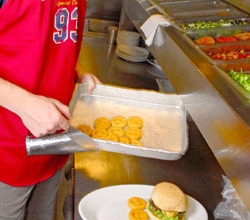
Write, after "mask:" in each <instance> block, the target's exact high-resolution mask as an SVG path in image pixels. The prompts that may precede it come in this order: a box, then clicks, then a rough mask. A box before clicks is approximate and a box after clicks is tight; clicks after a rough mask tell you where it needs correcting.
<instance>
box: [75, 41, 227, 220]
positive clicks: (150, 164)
mask: <svg viewBox="0 0 250 220" xmlns="http://www.w3.org/2000/svg"><path fill="white" fill-rule="evenodd" d="M114 50H115V46H112V47H108V45H106V44H105V39H101V38H85V39H84V44H83V49H82V52H83V53H82V54H81V58H80V62H81V63H82V64H83V65H84V67H86V70H87V71H89V72H92V73H94V74H95V75H97V76H98V77H99V78H100V79H101V80H102V82H103V83H107V84H114V85H118V86H124V87H131V88H140V89H141V88H143V89H149V90H158V85H157V83H156V81H155V79H156V78H165V76H164V75H162V72H161V71H160V70H159V69H158V68H156V67H154V66H152V65H150V64H148V63H146V62H144V63H131V62H127V61H124V60H122V59H120V58H118V57H116V55H115V54H114ZM169 90H170V91H171V90H172V88H171V87H170V88H169ZM188 125H189V135H188V136H189V137H188V138H189V149H188V151H187V153H186V154H185V155H184V156H183V157H182V158H181V159H179V160H176V161H166V160H158V159H150V158H142V157H136V156H129V155H123V154H117V153H109V152H104V151H100V152H86V153H81V154H76V155H75V161H74V164H75V169H74V172H73V174H74V175H73V176H74V178H73V179H74V190H73V198H74V199H73V201H74V218H73V219H74V220H80V219H81V218H80V216H79V214H78V204H79V202H80V200H81V198H82V197H83V196H85V195H86V194H88V193H89V192H92V191H93V190H95V189H99V188H102V187H105V186H112V185H118V184H149V185H155V184H156V183H158V182H162V181H171V182H173V183H175V184H177V185H179V186H180V187H181V188H182V189H183V190H184V191H185V192H186V193H187V194H189V195H190V196H192V197H194V198H195V199H197V200H198V201H199V202H200V203H202V204H203V205H204V207H205V208H206V210H207V212H208V215H209V219H210V220H212V219H214V217H213V211H214V209H215V207H216V206H217V205H218V203H219V202H221V201H222V198H221V192H222V190H223V187H224V182H223V179H222V175H223V174H224V173H223V170H222V169H221V167H220V165H219V164H218V162H217V160H216V159H215V157H214V155H213V153H212V151H211V150H210V148H209V147H208V145H207V143H206V141H205V140H204V138H203V137H202V135H201V133H200V132H199V130H198V128H197V127H196V125H195V124H194V122H193V121H192V120H188ZM166 135H167V134H166Z"/></svg>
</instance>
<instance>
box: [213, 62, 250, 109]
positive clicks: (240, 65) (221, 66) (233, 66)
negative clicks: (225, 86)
mask: <svg viewBox="0 0 250 220" xmlns="http://www.w3.org/2000/svg"><path fill="white" fill-rule="evenodd" d="M215 68H216V69H218V70H219V73H220V74H221V76H223V77H224V78H225V79H226V80H227V81H228V82H229V83H230V84H231V85H232V87H234V89H235V90H236V91H238V92H239V93H240V94H241V95H242V96H243V97H244V98H245V99H247V101H246V100H245V103H247V104H249V100H250V92H248V91H247V90H245V89H244V88H243V87H241V85H240V84H238V83H237V82H236V81H235V80H233V79H232V78H231V77H230V76H229V74H228V73H229V72H230V70H235V71H240V70H243V71H244V72H245V73H247V74H250V62H249V61H246V60H232V61H228V62H221V63H218V64H217V65H216V66H215Z"/></svg>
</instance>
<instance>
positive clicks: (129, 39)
mask: <svg viewBox="0 0 250 220" xmlns="http://www.w3.org/2000/svg"><path fill="white" fill-rule="evenodd" d="M116 43H117V44H125V45H131V46H138V45H139V43H140V34H139V33H137V32H133V31H123V30H120V31H118V34H117V38H116Z"/></svg>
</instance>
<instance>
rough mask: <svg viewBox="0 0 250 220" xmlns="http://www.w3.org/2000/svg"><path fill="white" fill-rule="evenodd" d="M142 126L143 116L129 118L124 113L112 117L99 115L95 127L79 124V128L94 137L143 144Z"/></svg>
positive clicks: (137, 144) (136, 144)
mask: <svg viewBox="0 0 250 220" xmlns="http://www.w3.org/2000/svg"><path fill="white" fill-rule="evenodd" d="M142 127H143V120H142V118H141V117H138V116H131V117H129V118H128V119H127V118H125V117H124V116H122V115H118V116H114V117H113V118H111V119H108V118H106V117H99V118H97V119H95V121H94V124H93V128H92V127H91V126H89V125H86V124H81V125H79V126H77V129H79V130H80V131H82V132H83V133H85V134H87V135H89V136H90V137H93V138H97V139H103V140H108V141H115V142H120V143H124V144H131V145H135V146H142V142H141V140H140V139H141V137H142Z"/></svg>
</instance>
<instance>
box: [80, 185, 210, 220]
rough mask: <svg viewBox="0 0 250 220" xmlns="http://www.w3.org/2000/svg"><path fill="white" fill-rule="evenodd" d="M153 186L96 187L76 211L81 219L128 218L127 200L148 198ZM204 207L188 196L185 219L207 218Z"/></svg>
mask: <svg viewBox="0 0 250 220" xmlns="http://www.w3.org/2000/svg"><path fill="white" fill-rule="evenodd" d="M153 188H154V186H149V185H134V184H133V185H117V186H110V187H105V188H101V189H98V190H96V191H93V192H91V193H89V194H88V195H86V196H85V197H83V198H82V200H81V201H80V203H79V206H78V211H79V214H80V216H81V218H82V219H83V220H128V213H129V211H130V209H129V207H128V205H127V201H128V199H129V198H130V197H133V196H138V197H141V198H144V199H145V200H148V199H149V198H150V195H151V192H152V190H153ZM207 219H208V215H207V212H206V210H205V208H204V207H203V206H202V205H201V204H200V203H199V202H198V201H197V200H195V199H194V198H192V197H190V196H188V209H187V213H186V218H185V220H207Z"/></svg>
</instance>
